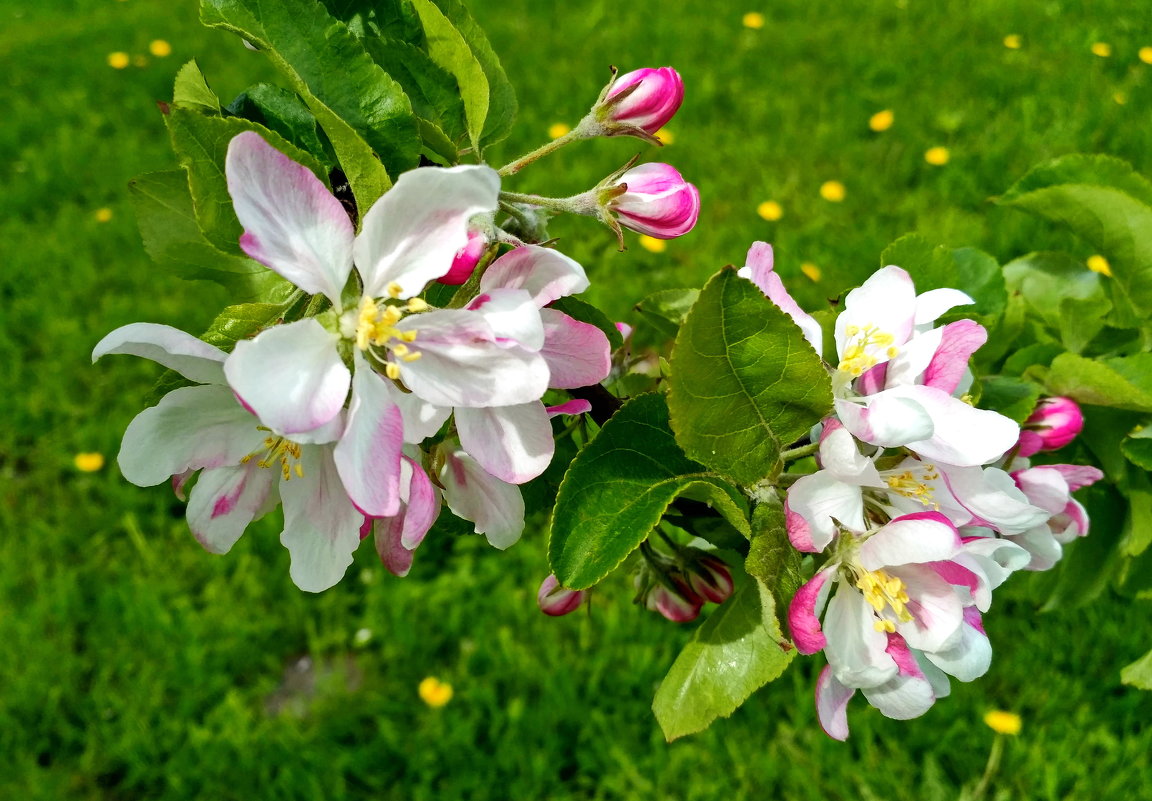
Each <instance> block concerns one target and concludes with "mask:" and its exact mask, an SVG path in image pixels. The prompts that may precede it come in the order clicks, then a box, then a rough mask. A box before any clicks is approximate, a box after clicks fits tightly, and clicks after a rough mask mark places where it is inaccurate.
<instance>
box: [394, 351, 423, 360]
mask: <svg viewBox="0 0 1152 801" xmlns="http://www.w3.org/2000/svg"><path fill="white" fill-rule="evenodd" d="M393 350H395V348H393ZM423 355H424V354H423V353H420V352H416V353H406V354H404V355H403V356H400V358H401V359H403V360H404V361H406V362H414V361H418V360H419V359H420V357H421V356H423Z"/></svg>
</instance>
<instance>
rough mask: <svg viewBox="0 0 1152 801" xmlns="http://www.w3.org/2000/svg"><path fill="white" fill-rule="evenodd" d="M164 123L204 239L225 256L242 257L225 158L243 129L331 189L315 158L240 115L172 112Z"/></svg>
mask: <svg viewBox="0 0 1152 801" xmlns="http://www.w3.org/2000/svg"><path fill="white" fill-rule="evenodd" d="M164 119H165V121H166V122H167V124H168V133H169V135H170V136H171V138H172V147H173V149H174V150H175V151H176V155H177V157H178V158H179V159H180V164H181V166H183V167H184V168H185V169H186V170H188V185H189V187H190V188H191V191H192V205H193V208H194V209H195V211H196V220H197V222H198V223H199V224H200V228H201V230H202V231H203V232H204V236H205V237H206V238H207V239H208V240H209V241H210V242H211V243H212V244H213V245H215V246H216V247H217V248H219V249H220V250H223V251H224V252H226V253H237V254H238V253H240V246H239V244H238V243H239V240H240V234H242V233H243V229H242V228H241V226H240V221H239V220H237V219H236V213H235V212H234V211H233V210H232V197H231V195H229V194H228V181H227V178H226V177H225V175H224V159H225V156H226V155H227V153H228V144H229V143H230V142H231V141H232V138H233V137H235V136H236V135H237V134H239V133H241V132H242V131H256V132H257V133H259V134H260V135H261V136H262V137H264V139H265V140H266V141H267V142H268V144H270V145H272V147H274V148H276V149H277V150H279V151H280V152H281V153H283V154H284V155H286V156H288V157H289V158H290V159H292V160H293V161H298V162H300V163H301V164H303V165H304V166H305V167H307V168H308V169H310V170H312V172H313V173H315V174H316V177H317V178H319V179H320V180H321V181H323V182H324V183H325V185H327V183H328V175H327V171H326V170H325V169H324V168H323V167H322V166H321V165H320V163H319V162H318V161H316V159H314V158H313V157H312V156H310V155H309V154H307V153H305V152H304V151H303V150H300V149H299V148H296V147H294V146H292V145H290V144H289V143H288V142H286V141H285V140H284V139H283V138H282V137H280V136H279V135H278V134H274V133H272V131H270V130H268V129H267V128H265V127H263V126H262V125H257V124H256V123H254V122H250V121H249V120H244V119H240V118H239V117H205V116H204V115H203V114H198V113H197V112H195V111H191V110H189V109H183V108H173V109H172V110H171V111H170V112H169V114H168V116H166V117H165V118H164Z"/></svg>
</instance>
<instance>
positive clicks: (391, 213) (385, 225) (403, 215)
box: [354, 165, 500, 298]
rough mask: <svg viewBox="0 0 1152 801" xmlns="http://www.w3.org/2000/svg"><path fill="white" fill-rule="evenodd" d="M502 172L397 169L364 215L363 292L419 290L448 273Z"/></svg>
mask: <svg viewBox="0 0 1152 801" xmlns="http://www.w3.org/2000/svg"><path fill="white" fill-rule="evenodd" d="M499 192H500V176H499V175H497V174H496V171H495V170H493V169H492V168H491V167H486V166H482V165H461V166H458V167H448V168H442V167H421V168H419V169H416V170H411V171H409V172H406V173H404V174H403V175H401V176H400V177H399V178H398V179H397V180H396V184H395V185H394V186H393V187H392V188H391V189H390V190H388V191H387V192H386V193H385V194H384V196H383V197H382V198H380V199H379V200H378V201H376V204H375V205H374V206H372V208H370V209H369V210H368V212H367V213H366V214H365V215H364V224H363V226H362V227H361V231H360V235H359V236H357V237H356V244H355V247H354V253H355V256H356V266H357V268H358V269H359V271H360V275H361V276H362V277H363V279H364V294H365V295H368V296H370V297H381V296H383V295H385V294H390V293H388V287H389V285H390V284H393V283H394V284H396V286H397V289H398V292H397V293H396V296H397V297H401V298H409V297H412V296H413V295H418V294H419V293H420V292H421V290H423V289H424V286H425V285H426V284H427V283H429V282H430V281H434V280H436V279H437V278H440V277H441V276H443V275H444V274H446V273H447V272H448V271H449V270H450V269H451V267H452V262H453V260H454V259H455V257H456V253H457V252H458V251H459V250H460V249H461V248H463V247H465V246H466V245H467V244H468V230H469V229H468V221H469V220H470V219H472V218H473V217H475V216H476V215H478V214H491V213H492V212H494V211H495V210H496V206H497V196H498V195H499Z"/></svg>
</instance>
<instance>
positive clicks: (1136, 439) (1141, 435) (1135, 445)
mask: <svg viewBox="0 0 1152 801" xmlns="http://www.w3.org/2000/svg"><path fill="white" fill-rule="evenodd" d="M1120 450H1121V451H1123V452H1124V455H1125V456H1127V457H1128V461H1130V462H1132V464H1134V465H1136V466H1137V467H1141V468H1143V469H1145V470H1152V428H1141V429H1139V430H1138V431H1135V432H1133V433H1132V434H1130V435H1129V436H1128V437H1127V438H1125V440H1124V441H1123V442H1122V443H1120Z"/></svg>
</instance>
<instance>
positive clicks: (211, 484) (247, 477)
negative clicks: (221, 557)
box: [188, 459, 280, 553]
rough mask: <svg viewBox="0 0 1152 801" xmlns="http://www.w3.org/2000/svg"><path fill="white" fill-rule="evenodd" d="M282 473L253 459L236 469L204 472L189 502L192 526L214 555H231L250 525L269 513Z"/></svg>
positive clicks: (199, 539)
mask: <svg viewBox="0 0 1152 801" xmlns="http://www.w3.org/2000/svg"><path fill="white" fill-rule="evenodd" d="M279 479H280V472H279V470H267V469H264V468H262V467H259V466H258V465H257V464H256V460H255V459H252V460H250V461H249V462H248V463H247V464H241V465H236V466H234V467H217V468H214V469H211V470H204V471H203V472H201V473H200V478H199V479H198V480H197V481H196V486H194V487H193V488H192V494H191V496H190V497H189V499H188V527H189V528H190V529H191V530H192V535H193V536H194V537H195V538H196V541H197V542H199V543H200V544H201V545H203V546H204V549H205V550H206V551H209V552H210V553H228V551H229V550H231V549H232V546H233V545H235V544H236V540H238V539H240V535H241V534H243V533H244V529H246V528H247V527H248V524H249V523H251V522H252V521H253V520H255V519H256V518H257V517H260V515H261V514H263V512H264V511H265V509H266V507H267V505H268V501H269V497H270V496H271V494H272V493H273V491H274V489H275V486H276V482H277V481H279Z"/></svg>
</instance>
